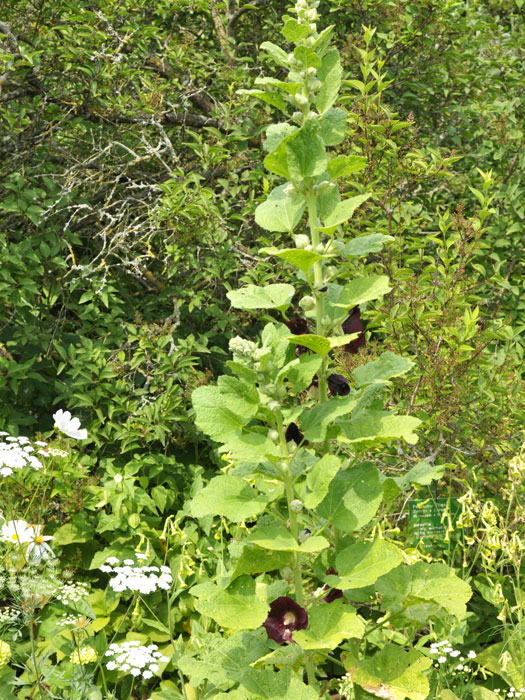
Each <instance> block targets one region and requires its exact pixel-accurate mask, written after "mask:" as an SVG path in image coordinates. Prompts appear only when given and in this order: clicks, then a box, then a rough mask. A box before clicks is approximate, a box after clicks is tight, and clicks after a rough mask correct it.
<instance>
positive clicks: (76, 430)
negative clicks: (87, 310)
mask: <svg viewBox="0 0 525 700" xmlns="http://www.w3.org/2000/svg"><path fill="white" fill-rule="evenodd" d="M53 420H54V421H55V425H56V427H57V428H58V429H59V430H60V432H61V433H64V435H67V436H68V437H70V438H75V440H87V436H88V433H87V430H86V429H85V428H81V427H80V420H79V419H78V418H73V417H72V416H71V413H70V412H69V411H63V410H62V409H61V408H60V409H59V410H58V411H57V412H56V413H54V414H53Z"/></svg>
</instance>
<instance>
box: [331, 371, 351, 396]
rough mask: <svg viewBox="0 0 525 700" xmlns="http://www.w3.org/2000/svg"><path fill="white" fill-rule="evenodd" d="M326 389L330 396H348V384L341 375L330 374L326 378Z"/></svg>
mask: <svg viewBox="0 0 525 700" xmlns="http://www.w3.org/2000/svg"><path fill="white" fill-rule="evenodd" d="M328 388H329V389H330V393H331V394H332V396H348V394H349V393H350V384H349V383H348V381H347V380H346V379H345V378H344V377H343V375H342V374H331V375H330V376H329V377H328Z"/></svg>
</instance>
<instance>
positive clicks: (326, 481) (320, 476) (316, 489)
mask: <svg viewBox="0 0 525 700" xmlns="http://www.w3.org/2000/svg"><path fill="white" fill-rule="evenodd" d="M342 466H343V462H342V460H340V459H339V458H338V457H336V456H335V455H329V454H327V455H323V457H321V459H320V460H318V461H317V462H316V463H315V464H314V466H313V467H312V469H311V470H310V471H309V472H308V475H307V477H306V485H307V486H308V489H309V492H308V493H307V494H306V496H305V499H304V505H305V507H306V508H315V506H317V505H319V503H321V501H322V500H323V498H324V497H325V496H326V494H327V493H328V487H329V486H330V483H331V481H332V479H333V478H334V477H335V475H336V474H337V472H338V471H339V469H341V467H342Z"/></svg>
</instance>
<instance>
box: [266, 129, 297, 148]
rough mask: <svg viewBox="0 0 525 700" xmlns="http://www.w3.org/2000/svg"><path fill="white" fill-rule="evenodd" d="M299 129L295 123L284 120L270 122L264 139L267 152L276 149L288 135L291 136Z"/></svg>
mask: <svg viewBox="0 0 525 700" xmlns="http://www.w3.org/2000/svg"><path fill="white" fill-rule="evenodd" d="M296 131H297V127H296V126H294V125H293V124H288V123H287V122H283V123H281V124H270V126H269V127H268V128H267V129H266V139H265V140H264V141H263V149H264V150H265V151H266V152H267V153H271V152H272V151H275V149H276V148H277V146H278V145H279V144H280V143H281V141H282V140H283V139H284V138H286V137H287V136H291V135H292V134H293V133H294V132H296Z"/></svg>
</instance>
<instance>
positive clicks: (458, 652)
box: [450, 649, 461, 656]
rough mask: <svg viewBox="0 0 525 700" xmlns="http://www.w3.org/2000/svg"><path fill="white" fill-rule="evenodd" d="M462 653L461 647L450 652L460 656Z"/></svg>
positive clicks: (452, 654)
mask: <svg viewBox="0 0 525 700" xmlns="http://www.w3.org/2000/svg"><path fill="white" fill-rule="evenodd" d="M460 654H461V652H460V651H459V649H452V651H451V652H450V656H459V655H460Z"/></svg>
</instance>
